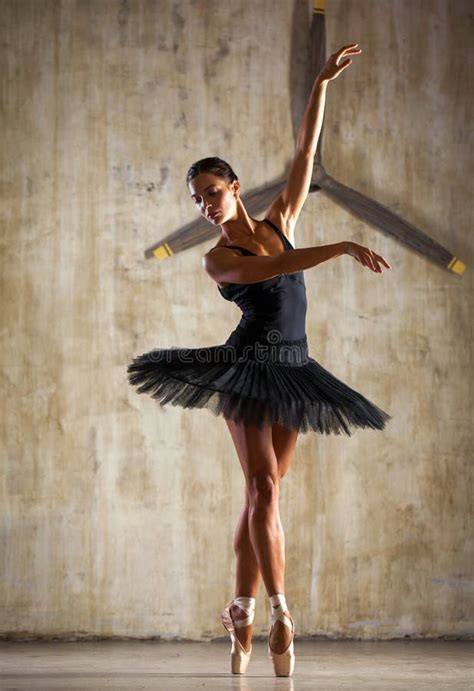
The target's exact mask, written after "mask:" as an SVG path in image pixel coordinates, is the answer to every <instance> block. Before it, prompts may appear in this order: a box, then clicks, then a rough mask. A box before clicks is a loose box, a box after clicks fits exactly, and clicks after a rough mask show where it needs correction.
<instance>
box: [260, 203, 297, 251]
mask: <svg viewBox="0 0 474 691" xmlns="http://www.w3.org/2000/svg"><path fill="white" fill-rule="evenodd" d="M279 201H280V199H279V197H277V198H276V199H275V201H274V202H273V204H272V205H271V206H270V207H269V209H268V211H267V213H266V214H265V218H268V220H269V221H271V222H272V223H274V224H275V225H276V227H277V228H279V229H280V230H281V232H282V233H283V234H284V235H286V237H287V238H288V240H289V241H290V242H291V244H292V245H293V247H295V225H296V223H294V222H293V221H291V219H290V217H289V215H288V214H285V213H284V211H283V209H282V207H281V205H280V204H279Z"/></svg>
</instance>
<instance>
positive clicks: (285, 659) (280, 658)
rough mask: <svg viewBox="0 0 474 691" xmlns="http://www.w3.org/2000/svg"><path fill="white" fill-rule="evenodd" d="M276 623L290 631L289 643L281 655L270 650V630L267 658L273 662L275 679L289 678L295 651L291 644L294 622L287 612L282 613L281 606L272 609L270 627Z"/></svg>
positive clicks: (291, 672)
mask: <svg viewBox="0 0 474 691" xmlns="http://www.w3.org/2000/svg"><path fill="white" fill-rule="evenodd" d="M276 621H281V622H283V624H286V626H288V628H290V629H291V641H290V643H289V645H288V647H287V648H286V650H284V651H283V652H282V653H275V652H274V651H273V650H272V649H271V648H270V634H271V631H272V629H271V628H270V633H269V634H268V657H269V658H270V660H272V662H273V668H274V670H275V675H276V676H277V677H291V675H292V674H293V671H294V668H295V649H294V644H293V641H294V637H295V622H294V621H293V618H292V616H291V614H290V613H289V612H283V611H282V608H281V606H278V607H275V608H273V611H272V626H273V624H274V623H275V622H276Z"/></svg>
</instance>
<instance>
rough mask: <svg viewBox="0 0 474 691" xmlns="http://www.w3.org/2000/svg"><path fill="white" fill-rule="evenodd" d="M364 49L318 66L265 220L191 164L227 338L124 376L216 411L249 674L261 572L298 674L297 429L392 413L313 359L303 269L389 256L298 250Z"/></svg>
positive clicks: (166, 352) (207, 261)
mask: <svg viewBox="0 0 474 691" xmlns="http://www.w3.org/2000/svg"><path fill="white" fill-rule="evenodd" d="M360 52H361V49H360V48H359V47H358V44H357V43H353V44H350V45H348V46H344V47H343V48H341V49H340V50H338V51H337V52H336V53H334V54H333V55H331V56H330V58H329V59H328V61H327V63H326V65H325V66H324V67H323V69H322V70H321V72H320V73H319V74H318V76H317V78H316V80H315V82H314V86H313V89H312V92H311V96H310V99H309V102H308V105H307V107H306V110H305V114H304V117H303V122H302V125H301V127H300V130H299V134H298V138H297V143H296V152H295V155H294V160H293V165H292V167H291V170H290V173H289V176H288V180H287V183H286V186H285V188H284V189H283V191H282V192H281V193H280V194H279V195H278V196H277V197H276V199H275V200H274V201H273V203H272V204H271V206H270V208H269V209H268V211H267V213H266V216H265V218H264V219H263V220H262V221H260V220H256V219H254V218H252V217H251V216H249V214H248V213H247V211H246V209H245V206H244V204H243V203H242V200H241V199H240V182H239V181H238V178H237V176H236V174H235V173H234V171H233V170H232V168H231V166H230V165H229V164H228V163H227V162H226V161H223V160H222V159H220V158H217V157H211V158H205V159H201V160H199V161H197V162H196V163H194V164H193V165H192V166H191V167H190V169H189V170H188V173H187V178H186V182H187V186H188V190H189V193H190V195H191V198H192V199H193V200H194V202H195V204H196V207H197V208H198V210H199V212H200V213H201V214H202V215H203V216H205V217H206V218H207V219H208V220H209V221H210V222H211V223H212V224H213V225H217V224H219V225H220V229H221V236H220V238H219V240H218V242H217V244H216V245H215V246H214V247H213V248H212V249H211V250H209V252H207V253H206V254H205V255H204V257H203V266H204V269H205V270H206V272H207V273H208V275H209V276H210V277H211V278H212V279H213V280H214V281H215V282H216V283H217V287H218V290H219V292H220V294H221V295H222V297H223V298H224V299H225V300H228V301H230V302H235V303H236V304H237V305H238V306H239V307H240V308H241V310H242V318H241V320H240V323H239V324H238V325H237V327H236V328H235V329H234V331H233V332H232V333H231V334H230V336H229V337H228V339H227V340H226V342H225V343H224V344H221V345H217V346H209V347H206V348H192V349H185V350H183V349H182V348H170V349H155V350H153V351H151V352H148V353H144V354H142V355H139V356H137V357H135V358H134V360H133V362H132V363H131V364H129V366H128V373H129V381H130V383H131V384H133V385H139V387H138V389H137V390H138V393H148V394H150V395H151V396H152V397H153V398H156V399H158V400H159V402H160V404H161V405H165V404H171V405H179V406H182V407H185V408H206V409H208V410H210V411H212V412H213V413H214V414H215V415H222V417H223V418H224V420H225V422H226V424H227V427H228V429H229V432H230V434H231V437H232V440H233V443H234V446H235V449H236V452H237V456H238V459H239V462H240V465H241V467H242V471H243V474H244V478H245V499H244V507H243V509H242V512H241V514H240V518H239V521H238V525H237V530H236V533H235V539H234V551H235V554H236V559H237V578H236V588H235V597H234V598H233V599H232V600H231V601H230V602H229V603H228V604H227V605H226V607H225V608H224V610H223V612H222V623H223V625H224V626H225V628H226V629H227V631H229V633H230V636H231V641H232V647H231V669H232V672H233V673H236V674H242V673H244V672H245V671H246V669H247V665H248V662H249V660H250V656H251V653H252V644H251V640H252V622H253V618H254V611H255V597H256V593H257V589H258V586H259V581H260V577H262V578H263V582H264V585H265V589H266V592H267V594H268V597H269V599H270V603H271V607H272V621H271V626H270V632H269V636H268V654H269V657H270V659H271V660H272V662H273V666H274V672H275V674H276V675H277V676H290V675H292V674H293V670H294V663H295V654H294V644H293V639H294V631H295V625H294V620H293V618H292V616H291V614H290V611H289V609H288V605H287V603H286V599H285V580H284V579H285V537H284V533H283V528H282V525H281V521H280V514H279V491H280V481H281V479H282V478H283V477H284V476H285V474H286V473H287V472H288V468H289V466H290V463H291V460H292V458H293V454H294V450H295V445H296V440H297V437H298V434H299V433H300V432H302V433H306V432H307V431H309V430H313V431H316V432H319V433H324V434H330V433H334V434H340V433H341V432H343V433H345V434H347V435H349V436H350V427H351V426H352V427H365V428H372V429H378V430H381V429H384V427H385V424H386V422H387V421H388V420H389V419H391V416H390V415H389V414H388V413H386V412H385V411H383V410H382V409H381V408H379V407H378V406H376V405H375V404H374V403H372V402H371V401H370V400H368V399H367V398H365V397H364V396H363V395H362V394H361V393H359V392H357V391H356V390H354V389H352V388H351V387H349V386H348V385H347V384H345V383H344V382H342V381H341V380H339V379H337V378H336V377H335V376H334V375H333V374H331V373H330V372H329V371H328V370H327V369H325V368H324V367H323V366H322V365H321V364H320V363H318V362H317V361H316V360H314V359H313V358H312V357H310V355H309V353H308V344H307V338H306V327H305V319H306V308H307V301H306V287H305V282H304V274H303V272H304V270H305V269H310V268H312V267H314V266H317V265H318V264H320V263H322V262H325V261H328V260H329V259H333V258H335V257H338V256H341V255H343V254H348V255H350V256H351V257H353V258H354V259H355V260H357V261H358V262H359V263H360V264H362V265H363V266H365V267H367V268H368V269H370V270H372V271H374V272H377V273H382V268H381V267H382V266H385V267H387V268H391V267H390V264H389V263H388V262H387V261H386V260H385V259H384V258H383V257H381V256H380V255H379V254H377V253H376V252H374V251H373V250H371V249H369V248H367V247H363V246H362V245H358V244H356V243H354V242H350V241H343V242H338V243H335V244H332V245H324V246H318V247H306V248H303V249H295V247H294V230H295V225H296V221H297V219H298V216H299V214H300V212H301V208H302V206H303V204H304V201H305V199H306V197H307V194H308V190H309V185H310V180H311V172H312V167H313V159H314V155H315V152H316V147H317V143H318V138H319V134H320V131H321V126H322V121H323V114H324V105H325V97H326V88H327V84H328V83H329V82H330V81H331V80H333V79H335V78H336V77H337V76H338V75H339V74H340V73H341V72H342V71H343V70H344V69H346V68H347V67H348V66H349V65H350V64H351V62H352V60H351V59H350V58H347V59H345V60H344V61H343V62H340V61H341V60H342V59H343V58H346V57H347V56H350V55H356V54H358V53H360Z"/></svg>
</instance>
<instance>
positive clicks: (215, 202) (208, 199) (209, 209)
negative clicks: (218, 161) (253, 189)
mask: <svg viewBox="0 0 474 691" xmlns="http://www.w3.org/2000/svg"><path fill="white" fill-rule="evenodd" d="M237 185H238V182H237V181H234V182H233V183H232V185H231V187H230V188H229V187H228V186H227V183H226V181H225V180H223V179H222V178H220V177H218V176H217V175H213V174H212V173H199V175H196V177H194V178H193V179H192V180H191V182H190V183H189V186H188V187H189V193H190V194H191V198H192V199H193V201H194V203H195V205H196V208H197V209H198V210H199V213H201V214H202V215H203V216H205V217H206V218H207V220H208V221H209V222H210V223H212V224H213V225H218V224H222V223H224V222H225V221H227V220H229V218H232V217H233V216H235V213H236V197H235V191H237V189H238V186H237ZM213 214H215V215H213Z"/></svg>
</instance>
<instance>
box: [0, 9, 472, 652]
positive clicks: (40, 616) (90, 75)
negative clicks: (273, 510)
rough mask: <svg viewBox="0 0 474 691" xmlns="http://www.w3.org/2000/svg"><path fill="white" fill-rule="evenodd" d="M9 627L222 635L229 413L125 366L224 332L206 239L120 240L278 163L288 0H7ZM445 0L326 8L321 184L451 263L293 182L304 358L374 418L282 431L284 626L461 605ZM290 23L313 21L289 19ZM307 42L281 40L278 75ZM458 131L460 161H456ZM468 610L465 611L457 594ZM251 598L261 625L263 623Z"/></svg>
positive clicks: (463, 17) (467, 236)
mask: <svg viewBox="0 0 474 691" xmlns="http://www.w3.org/2000/svg"><path fill="white" fill-rule="evenodd" d="M0 9H1V13H2V22H1V25H0V32H1V36H0V45H1V53H0V54H1V68H2V69H1V70H0V78H1V80H2V82H1V99H2V118H3V123H2V128H1V129H2V140H3V141H2V149H1V156H2V176H1V192H2V208H1V221H2V223H1V226H2V255H1V256H2V272H1V275H2V298H3V299H2V329H1V338H2V341H1V353H2V368H1V371H2V383H3V395H2V409H3V412H2V416H1V442H2V458H1V462H2V469H3V473H2V484H1V495H2V496H1V503H2V521H1V555H0V562H1V564H2V573H1V579H0V588H1V594H0V607H1V610H0V613H1V616H0V618H1V626H0V631H1V632H2V635H3V636H18V637H21V636H26V635H31V636H42V635H44V636H53V635H57V636H72V637H75V636H82V635H87V634H96V635H101V636H136V637H149V636H163V637H169V638H173V637H175V636H181V637H189V638H203V639H208V638H213V637H216V636H221V635H222V634H223V629H222V625H221V623H220V619H219V614H220V611H221V609H222V607H223V605H224V604H225V603H226V602H227V600H228V599H230V597H231V596H232V595H233V593H234V575H235V559H234V554H233V549H232V539H233V533H234V528H235V524H236V522H237V518H238V515H239V512H240V509H241V506H242V501H243V491H244V483H243V476H242V472H241V470H240V466H239V463H238V461H237V457H236V453H235V450H234V448H233V445H232V441H231V439H230V436H229V434H228V431H227V428H226V426H225V423H224V421H223V419H221V418H216V417H214V416H213V415H212V414H211V413H210V412H207V411H204V410H201V411H189V410H182V409H177V408H171V407H168V408H160V407H159V406H158V405H157V403H156V401H154V400H153V399H151V398H149V397H145V396H138V395H137V394H136V392H135V390H134V389H133V388H132V387H130V386H129V385H128V383H127V380H126V366H127V364H128V362H129V361H130V360H131V358H132V357H133V356H134V355H136V354H138V353H141V352H144V351H146V350H151V349H153V348H154V347H171V346H183V347H196V346H200V345H211V344H216V343H222V342H223V341H224V340H225V338H226V337H227V335H228V334H229V333H230V331H231V330H232V329H233V327H234V326H235V324H236V323H237V321H238V319H239V311H238V309H237V307H235V306H234V305H230V304H229V303H227V302H225V301H224V300H222V298H221V297H220V296H219V294H218V291H217V289H216V286H215V284H214V283H213V282H212V281H211V280H210V279H209V277H208V276H207V275H206V274H205V272H204V271H203V269H202V266H201V256H202V255H203V253H204V252H205V251H206V250H207V249H208V248H209V247H210V246H211V245H212V244H213V242H214V241H213V240H210V241H209V242H206V243H204V244H203V245H200V246H198V247H195V248H193V249H191V250H188V251H186V252H182V253H181V254H179V255H177V256H175V257H174V258H172V259H170V260H167V261H164V262H161V263H158V262H157V261H147V260H144V259H143V250H144V249H145V248H146V247H148V246H149V245H151V244H152V243H153V242H155V241H157V240H159V239H160V238H161V237H164V236H165V235H166V234H167V233H169V232H170V231H171V230H174V229H176V228H178V227H179V226H181V225H183V224H184V223H186V222H188V221H190V220H192V219H193V218H195V217H196V212H195V209H194V207H193V204H192V202H191V200H190V199H189V196H188V193H187V190H186V187H185V182H184V177H185V173H186V170H187V168H188V166H189V165H190V164H191V163H192V162H193V161H195V160H196V159H198V158H201V157H203V156H208V155H220V156H222V157H224V158H226V159H227V160H228V161H229V162H231V164H232V165H233V167H234V168H235V170H236V172H237V175H238V176H239V178H240V180H241V182H242V189H243V191H245V190H247V189H251V188H252V187H254V186H255V185H257V184H261V183H263V182H265V181H267V180H269V179H271V178H273V177H275V176H276V175H278V174H279V173H280V172H281V171H282V170H283V168H284V165H285V164H286V162H287V161H288V159H289V157H290V156H291V154H292V152H293V139H292V130H291V117H290V96H289V94H290V92H289V75H290V64H289V57H290V49H291V45H290V44H291V41H290V34H291V23H292V21H293V17H294V3H293V2H292V1H290V0H288V1H284V0H281V1H279V2H274V1H273V0H262V1H261V2H258V3H254V2H250V1H248V2H247V1H243V0H237V1H235V2H229V3H227V2H218V1H217V0H216V1H207V2H206V1H204V0H200V1H197V0H196V1H195V2H188V1H184V0H180V1H177V2H171V0H161V1H156V2H150V1H149V2H145V1H144V0H136V1H135V2H127V1H126V0H124V1H121V2H119V1H118V0H117V1H116V0H96V1H95V2H83V1H79V0H77V1H75V0H63V1H59V0H57V1H53V0H41V1H37V2H34V1H33V0H31V1H26V0H20V1H19V0H2V2H1V4H0ZM471 9H472V8H471V3H470V2H469V1H468V0H457V1H456V2H448V1H447V0H433V1H432V0H423V1H421V0H396V1H395V2H393V0H378V1H375V0H374V1H368V0H345V1H342V0H330V1H328V2H327V11H326V21H327V31H328V54H329V53H332V52H334V51H335V50H337V49H338V48H339V47H341V46H343V45H345V44H347V43H351V42H353V41H358V42H359V43H360V45H361V47H362V48H363V51H364V52H363V53H362V55H361V56H360V57H356V58H355V59H354V62H353V65H352V66H351V68H350V69H349V70H347V71H346V72H344V73H343V74H342V75H341V76H340V77H339V78H338V79H337V80H335V81H334V82H332V83H331V84H330V85H329V88H328V94H327V108H326V120H325V130H324V149H323V162H324V164H325V166H326V168H327V170H328V172H329V173H330V174H331V175H333V176H334V177H335V178H336V179H338V180H340V181H341V182H343V183H345V184H347V185H349V186H352V187H354V188H355V189H357V190H360V191H361V192H364V193H365V194H368V195H369V196H371V197H373V198H375V199H377V200H379V201H380V202H382V203H383V204H385V205H387V206H388V207H389V208H391V209H393V210H395V211H397V212H399V213H400V214H401V215H402V216H404V217H405V218H406V219H407V220H409V221H411V222H412V223H414V224H415V225H417V226H419V227H420V228H421V229H423V230H425V231H426V232H427V233H429V234H430V235H431V237H433V239H436V240H437V241H439V242H440V243H442V244H443V245H445V246H446V247H447V248H448V249H449V250H451V251H452V252H453V253H454V254H456V255H457V256H459V257H460V258H461V259H462V260H463V261H465V262H466V264H467V265H468V270H467V271H466V273H465V274H464V276H463V277H459V276H456V275H453V274H450V273H449V272H448V271H445V270H442V269H440V268H438V267H436V266H434V265H432V264H430V263H429V262H428V261H425V260H423V258H421V257H420V256H418V255H415V254H414V253H412V252H410V251H409V250H407V249H406V248H405V247H403V246H402V245H400V244H399V243H397V242H395V241H394V240H392V239H389V238H388V237H385V236H383V235H381V234H380V233H379V232H377V231H376V230H374V229H373V228H371V227H368V226H367V225H365V224H364V223H362V222H360V221H359V220H357V219H356V218H354V217H353V216H351V215H350V214H349V213H347V212H346V211H345V210H344V209H342V208H340V207H339V206H337V205H336V204H335V203H334V202H332V201H331V200H330V199H329V198H327V197H325V196H323V195H322V194H314V195H311V196H310V197H309V198H308V199H307V201H306V204H305V207H304V209H303V212H302V214H301V216H300V220H299V223H298V227H297V230H296V244H297V246H300V247H303V246H308V245H319V244H327V243H332V242H337V241H339V240H342V239H350V240H354V241H356V242H359V243H361V244H364V245H366V246H369V247H371V248H373V249H374V250H375V251H377V252H379V253H381V254H382V255H383V256H385V257H386V258H387V259H388V260H389V261H390V262H391V264H392V265H393V269H392V270H391V271H387V272H385V273H384V274H383V275H378V274H374V273H372V272H370V271H368V270H364V269H363V268H362V267H361V265H360V264H358V263H357V262H355V261H354V260H353V259H352V258H350V257H349V256H345V257H341V258H339V259H337V260H334V261H333V262H331V263H326V264H323V265H320V266H319V267H317V268H315V269H312V270H309V271H307V272H306V282H307V288H308V297H309V303H310V304H309V311H308V321H307V332H308V341H309V345H310V351H311V354H312V356H313V357H314V358H315V359H317V360H318V361H320V362H321V363H322V364H323V365H324V366H326V367H327V368H328V369H329V370H330V371H332V372H333V373H334V374H336V376H338V377H340V378H341V379H343V380H344V381H346V382H347V383H348V384H350V385H351V386H353V387H354V388H356V389H358V390H360V391H361V392H362V393H364V394H365V395H367V396H368V397H369V398H370V399H371V400H373V401H374V402H376V403H378V404H379V405H380V406H381V407H383V408H384V409H385V410H387V411H388V412H390V413H391V414H392V416H393V420H392V421H391V422H390V424H389V426H388V427H387V429H386V430H385V431H384V432H375V431H372V430H358V431H357V432H356V433H355V434H354V435H353V436H352V437H351V438H348V437H342V436H341V437H336V436H332V437H324V436H321V435H317V434H315V433H310V434H307V435H302V436H300V438H299V441H298V447H297V451H296V455H295V458H294V461H293V465H292V467H291V470H290V472H289V474H288V475H287V476H286V477H285V479H284V480H283V483H282V493H281V515H282V522H283V525H284V528H285V533H286V552H287V572H286V593H287V597H288V602H289V605H290V607H291V610H292V613H293V615H294V617H295V621H296V622H297V634H298V635H303V634H321V635H326V636H330V637H345V636H347V637H361V638H371V637H374V638H379V637H380V638H390V637H394V636H410V637H411V636H421V637H424V636H441V635H450V636H454V637H456V636H463V635H464V636H467V635H469V633H472V631H473V618H472V614H473V611H472V589H473V583H474V580H473V579H474V575H473V573H472V563H473V562H472V556H473V552H472V442H473V440H472V423H473V415H472V411H473V391H472V385H471V377H472V368H471V365H472V343H473V339H472V321H471V319H472V313H473V300H472V296H473V290H472V271H471V270H470V268H469V267H470V265H471V264H472V238H471V233H472V203H471V198H470V197H471V194H472V182H471V181H472V165H470V163H471V160H470V158H469V155H470V147H471V149H472V138H471V139H469V135H470V127H469V123H470V122H472V96H470V95H469V91H470V93H471V94H472V74H473V64H472V51H471V50H470V48H471V36H472V34H471V32H470V29H471V25H472V12H471ZM296 14H297V15H298V17H299V21H300V22H301V25H302V26H303V29H304V27H305V26H306V27H309V22H310V17H311V3H309V4H307V3H305V2H304V1H303V0H302V1H300V2H298V5H297V7H296ZM306 41H307V34H306V31H305V30H301V37H300V42H299V48H298V50H299V51H300V53H299V55H298V56H297V57H298V59H299V60H300V61H301V64H303V63H304V60H305V50H306ZM469 145H470V146H469ZM469 603H470V604H469ZM269 618H270V615H269V607H268V601H267V598H266V594H265V591H264V589H263V586H261V589H260V592H259V596H258V600H257V615H256V623H255V625H256V628H255V632H256V633H264V634H265V633H266V632H267V630H268V622H269Z"/></svg>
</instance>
